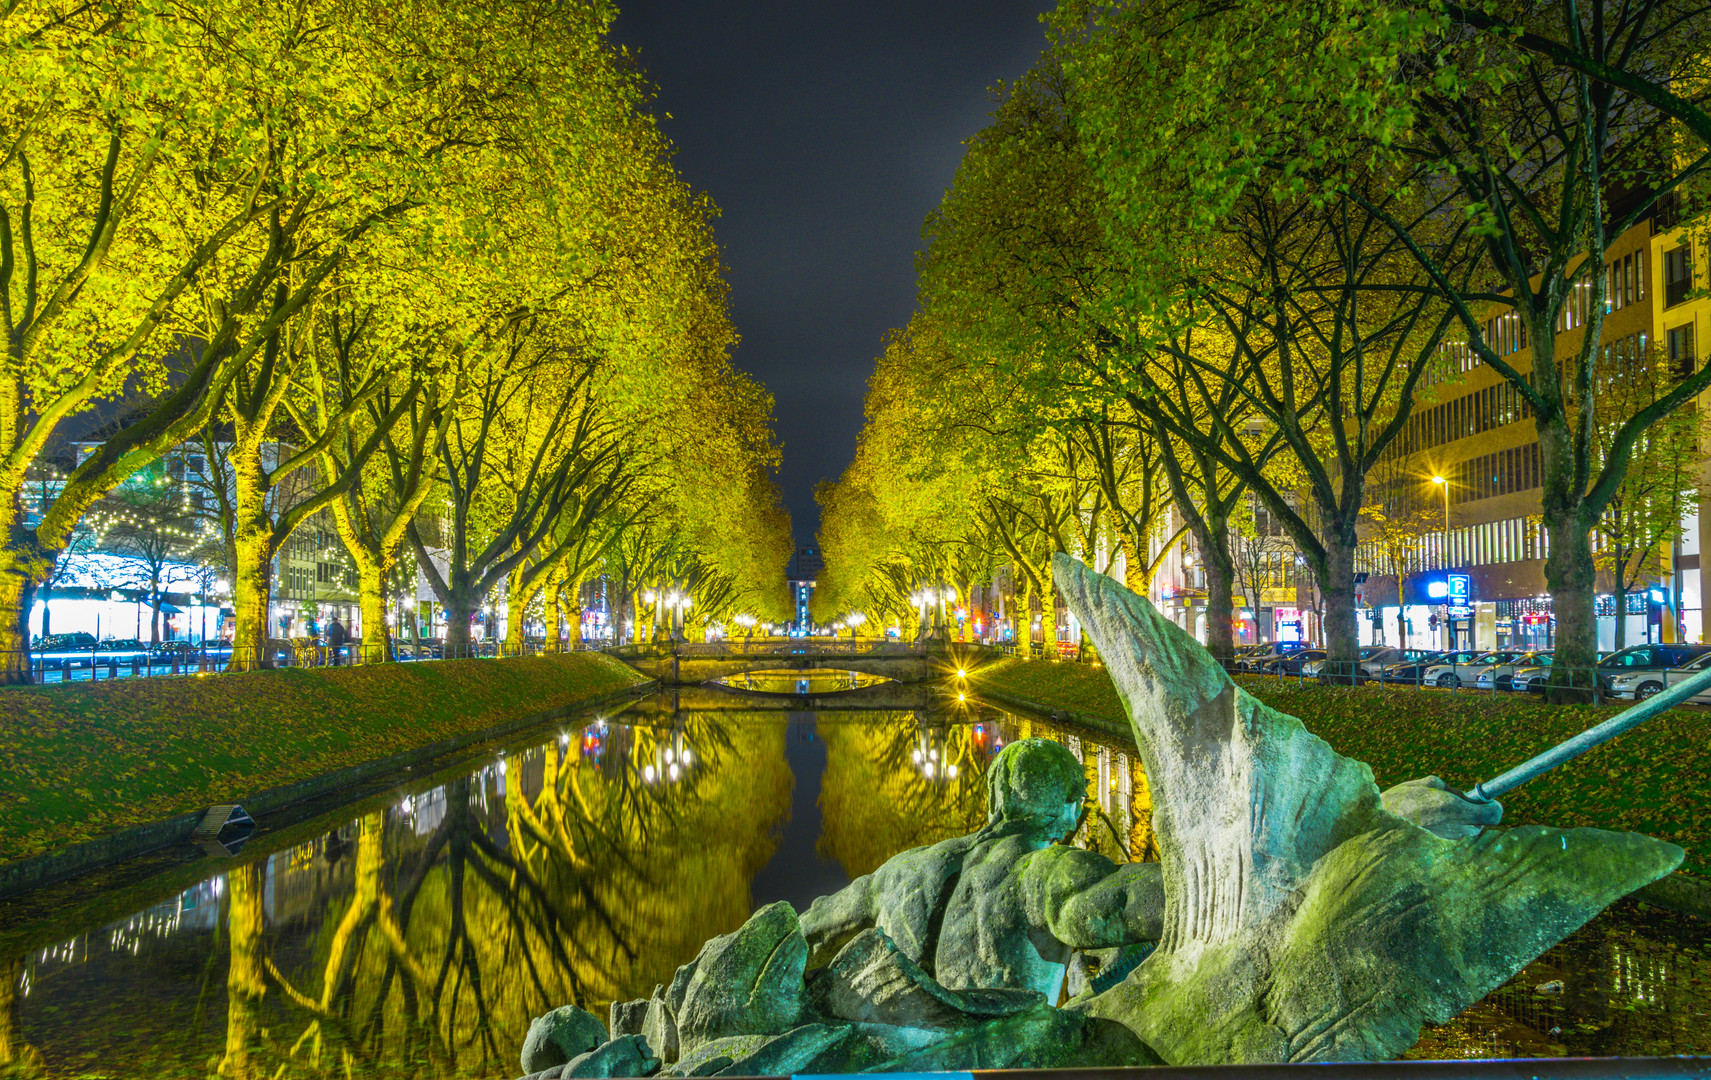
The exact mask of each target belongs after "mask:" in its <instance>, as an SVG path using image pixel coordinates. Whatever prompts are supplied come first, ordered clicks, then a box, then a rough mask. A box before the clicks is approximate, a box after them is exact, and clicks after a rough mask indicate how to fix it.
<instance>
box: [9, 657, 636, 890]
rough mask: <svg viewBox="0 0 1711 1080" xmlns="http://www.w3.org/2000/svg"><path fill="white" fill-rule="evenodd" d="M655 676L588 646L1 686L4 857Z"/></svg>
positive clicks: (239, 796) (228, 798) (566, 704)
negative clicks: (518, 655)
mask: <svg viewBox="0 0 1711 1080" xmlns="http://www.w3.org/2000/svg"><path fill="white" fill-rule="evenodd" d="M645 681H646V680H644V679H643V678H642V676H640V675H638V674H636V673H635V672H634V671H632V670H631V669H630V668H629V667H627V666H625V665H624V664H622V663H620V662H619V661H617V660H613V659H612V658H610V657H607V656H603V655H601V654H598V653H574V654H570V655H565V656H543V657H532V658H529V659H519V660H467V661H448V662H442V663H420V664H382V665H376V666H373V667H358V668H348V667H340V668H287V669H285V670H282V671H258V672H249V673H244V674H233V675H214V676H186V677H182V678H152V679H119V680H114V681H112V682H99V683H73V684H70V685H65V684H58V685H53V686H32V687H13V688H8V689H4V690H0V777H4V784H3V785H0V864H4V863H7V862H11V861H13V860H16V859H22V858H26V857H29V856H32V855H37V854H40V853H42V852H46V851H49V850H53V849H56V848H62V847H66V846H68V845H72V844H78V843H82V842H85V841H89V840H93V839H96V838H98V837H101V836H104V835H107V834H110V833H113V832H116V831H118V830H120V829H125V828H128V827H131V826H136V825H142V824H146V823H149V822H154V821H159V820H162V819H165V818H170V817H173V816H175V815H179V814H185V813H192V812H195V811H197V810H200V809H202V808H204V807H207V806H210V805H213V804H216V803H228V802H239V803H241V802H243V801H244V798H245V796H248V795H253V794H255V793H257V792H261V791H266V790H269V789H273V788H279V787H284V786H287V785H291V784H296V783H301V782H303V781H306V780H310V779H311V778H313V777H316V776H320V775H322V774H325V773H328V772H331V771H333V770H336V769H341V768H345V767H348V766H352V765H360V764H362V763H365V762H370V761H377V760H380V759H383V758H387V757H391V756H394V755H397V754H401V753H405V752H407V751H410V750H414V749H416V748H418V747H423V746H428V745H431V744H434V743H438V742H441V741H443V740H446V739H453V738H457V737H459V736H462V735H466V734H468V733H471V732H478V731H484V730H486V729H489V728H493V727H496V726H498V725H501V724H504V723H506V722H507V721H509V720H514V719H517V718H520V717H523V716H527V715H532V714H536V713H542V712H550V711H553V710H557V709H566V708H570V707H572V706H574V705H576V704H577V703H579V702H582V701H587V700H590V699H594V698H598V697H600V696H602V695H606V694H611V693H615V692H617V691H620V690H623V689H625V688H627V687H630V686H635V685H638V684H640V683H642V682H645Z"/></svg>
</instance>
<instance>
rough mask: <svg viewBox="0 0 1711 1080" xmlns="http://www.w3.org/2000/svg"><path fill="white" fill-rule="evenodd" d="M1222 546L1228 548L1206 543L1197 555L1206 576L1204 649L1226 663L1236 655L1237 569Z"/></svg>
mask: <svg viewBox="0 0 1711 1080" xmlns="http://www.w3.org/2000/svg"><path fill="white" fill-rule="evenodd" d="M1225 539H1228V538H1227V537H1226V538H1225ZM1221 546H1227V545H1218V544H1207V545H1205V546H1203V547H1202V548H1201V552H1200V554H1201V558H1202V560H1203V566H1202V569H1204V570H1205V573H1206V649H1207V651H1208V652H1210V653H1211V654H1212V655H1213V656H1215V657H1217V658H1218V659H1219V660H1220V661H1221V662H1224V663H1226V664H1228V662H1229V660H1230V658H1231V657H1233V656H1235V655H1236V603H1235V596H1234V592H1235V589H1234V588H1233V586H1234V583H1235V579H1236V567H1235V562H1234V561H1233V560H1232V559H1231V558H1230V557H1229V555H1228V554H1225V553H1224V552H1223V551H1222V550H1220V547H1221ZM1256 610H1257V609H1256Z"/></svg>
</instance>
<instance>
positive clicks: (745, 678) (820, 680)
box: [713, 668, 895, 694]
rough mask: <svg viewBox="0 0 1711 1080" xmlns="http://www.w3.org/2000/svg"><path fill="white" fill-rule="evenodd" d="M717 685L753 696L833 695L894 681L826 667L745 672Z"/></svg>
mask: <svg viewBox="0 0 1711 1080" xmlns="http://www.w3.org/2000/svg"><path fill="white" fill-rule="evenodd" d="M713 681H714V682H715V683H718V684H719V685H720V686H728V687H730V688H731V689H733V690H742V691H745V692H748V693H756V694H835V693H840V692H842V691H844V690H860V689H862V688H863V687H868V686H877V685H879V684H880V683H888V682H894V681H895V680H893V679H887V678H885V677H884V676H883V675H868V674H866V673H864V672H860V671H832V670H829V669H825V668H809V669H806V670H795V669H792V670H786V671H745V672H743V673H741V674H739V675H730V676H727V677H725V678H723V679H714V680H713Z"/></svg>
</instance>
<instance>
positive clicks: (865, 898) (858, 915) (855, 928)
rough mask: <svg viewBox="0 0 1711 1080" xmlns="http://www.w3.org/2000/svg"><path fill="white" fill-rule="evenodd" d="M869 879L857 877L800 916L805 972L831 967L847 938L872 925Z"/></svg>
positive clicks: (871, 900) (866, 876)
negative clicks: (805, 959) (805, 960)
mask: <svg viewBox="0 0 1711 1080" xmlns="http://www.w3.org/2000/svg"><path fill="white" fill-rule="evenodd" d="M873 877H874V875H873V874H867V875H865V876H863V877H858V878H856V879H855V880H854V881H852V882H850V883H849V884H848V885H845V886H844V887H843V888H842V889H839V890H838V891H837V892H835V893H833V894H831V895H830V896H822V897H819V898H818V899H816V900H815V901H814V902H813V903H812V904H810V905H808V911H807V912H806V913H805V914H804V915H803V916H802V934H803V936H804V937H806V938H807V939H808V968H809V970H813V969H815V968H821V967H825V966H826V965H827V964H829V963H831V960H832V957H834V956H836V955H838V950H839V949H841V948H843V947H844V945H846V944H847V943H848V942H849V940H850V938H852V937H855V936H856V935H857V934H859V933H861V932H862V931H863V930H866V929H867V928H868V927H870V926H872V925H873V923H874V914H873Z"/></svg>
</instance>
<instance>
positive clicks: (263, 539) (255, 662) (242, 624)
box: [230, 525, 273, 671]
mask: <svg viewBox="0 0 1711 1080" xmlns="http://www.w3.org/2000/svg"><path fill="white" fill-rule="evenodd" d="M272 547H273V544H272V538H271V531H270V530H266V529H265V528H262V529H257V528H254V527H253V526H252V527H246V526H244V525H240V526H239V529H238V533H237V549H238V557H237V565H235V566H233V567H232V660H231V664H230V670H232V671H258V670H261V669H263V668H271V667H272V666H273V657H272V656H271V655H269V654H268V651H267V640H268V638H269V637H270V636H271V635H272V631H273V628H272V627H271V626H269V625H268V624H267V601H268V596H269V595H270V593H271V591H272V587H273V582H272V577H273V551H272Z"/></svg>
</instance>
